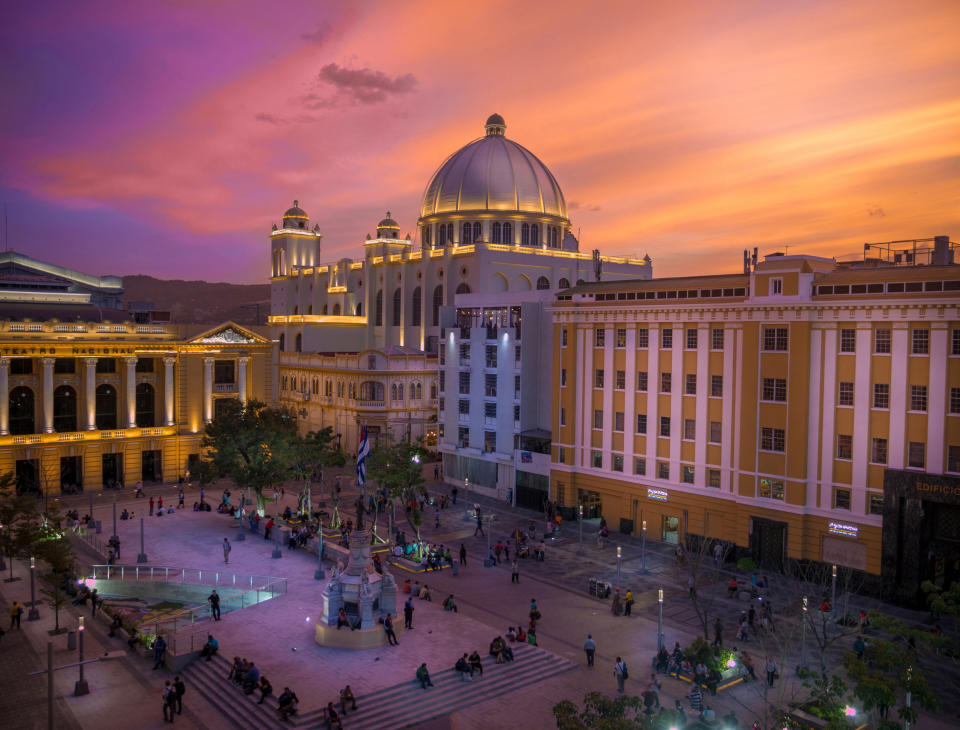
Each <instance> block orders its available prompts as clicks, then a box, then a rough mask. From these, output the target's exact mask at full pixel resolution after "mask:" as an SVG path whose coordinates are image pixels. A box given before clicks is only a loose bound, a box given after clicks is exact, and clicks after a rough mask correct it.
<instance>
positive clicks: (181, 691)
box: [173, 676, 187, 715]
mask: <svg viewBox="0 0 960 730" xmlns="http://www.w3.org/2000/svg"><path fill="white" fill-rule="evenodd" d="M173 691H174V692H175V693H176V699H177V714H178V715H182V714H183V696H184V695H185V694H186V692H187V685H185V684H184V683H183V680H182V679H180V677H179V676H177V677H174V678H173Z"/></svg>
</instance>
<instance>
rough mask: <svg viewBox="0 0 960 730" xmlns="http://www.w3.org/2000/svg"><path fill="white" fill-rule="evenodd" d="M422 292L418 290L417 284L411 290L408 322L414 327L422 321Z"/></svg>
mask: <svg viewBox="0 0 960 730" xmlns="http://www.w3.org/2000/svg"><path fill="white" fill-rule="evenodd" d="M422 308H423V292H422V291H420V287H419V286H418V287H417V288H416V289H414V290H413V303H412V305H411V307H410V324H411V325H412V326H414V327H419V326H420V322H421V321H422V319H423V317H422V315H423V312H422V311H421V310H422Z"/></svg>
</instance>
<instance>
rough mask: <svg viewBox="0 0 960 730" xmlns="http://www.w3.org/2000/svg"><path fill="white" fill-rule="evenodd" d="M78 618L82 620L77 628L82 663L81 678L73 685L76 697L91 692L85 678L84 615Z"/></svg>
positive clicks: (79, 656)
mask: <svg viewBox="0 0 960 730" xmlns="http://www.w3.org/2000/svg"><path fill="white" fill-rule="evenodd" d="M78 620H79V621H80V626H79V627H78V628H77V639H78V643H77V652H78V655H77V656H78V658H77V661H78V662H79V664H80V679H78V680H77V683H76V684H75V685H74V686H73V696H74V697H80V696H81V695H88V694H90V688H89V687H88V686H87V680H85V679H84V678H83V616H81V617H80V618H79V619H78Z"/></svg>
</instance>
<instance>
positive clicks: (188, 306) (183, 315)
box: [123, 274, 270, 325]
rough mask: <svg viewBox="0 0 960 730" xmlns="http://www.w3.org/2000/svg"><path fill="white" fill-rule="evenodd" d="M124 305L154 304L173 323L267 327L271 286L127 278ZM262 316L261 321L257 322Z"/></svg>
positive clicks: (125, 280) (137, 276)
mask: <svg viewBox="0 0 960 730" xmlns="http://www.w3.org/2000/svg"><path fill="white" fill-rule="evenodd" d="M123 288H124V302H126V303H128V304H129V303H130V302H153V307H152V308H153V309H154V310H156V311H159V312H170V318H171V320H172V321H174V322H195V323H208V322H209V323H211V324H215V323H218V322H225V321H227V320H232V321H234V322H236V323H237V324H247V325H253V324H266V322H267V315H268V314H270V285H269V284H227V283H224V282H208V281H183V280H181V279H173V280H170V281H167V280H164V279H155V278H153V277H152V276H143V275H139V274H138V275H136V276H124V277H123ZM258 315H259V319H258Z"/></svg>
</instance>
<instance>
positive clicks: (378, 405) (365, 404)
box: [356, 400, 387, 410]
mask: <svg viewBox="0 0 960 730" xmlns="http://www.w3.org/2000/svg"><path fill="white" fill-rule="evenodd" d="M356 403H357V408H358V409H359V410H374V409H375V410H383V409H384V408H386V406H387V403H386V401H382V400H358V401H357V402H356Z"/></svg>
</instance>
